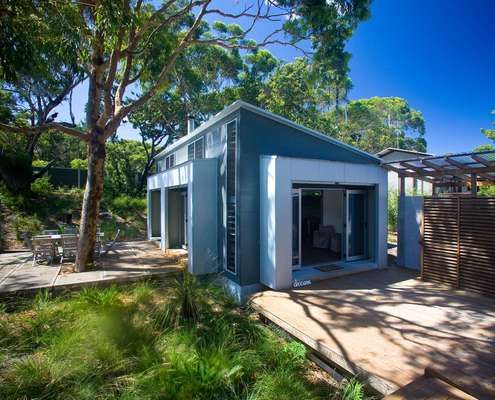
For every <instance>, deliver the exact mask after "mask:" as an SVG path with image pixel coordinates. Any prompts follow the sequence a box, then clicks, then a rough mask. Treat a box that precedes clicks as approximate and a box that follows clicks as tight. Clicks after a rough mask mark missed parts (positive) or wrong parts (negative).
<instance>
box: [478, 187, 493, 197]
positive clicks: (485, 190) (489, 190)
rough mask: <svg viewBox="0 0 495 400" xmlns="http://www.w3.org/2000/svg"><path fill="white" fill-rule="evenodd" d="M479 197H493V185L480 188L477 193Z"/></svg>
mask: <svg viewBox="0 0 495 400" xmlns="http://www.w3.org/2000/svg"><path fill="white" fill-rule="evenodd" d="M478 195H480V196H495V185H489V186H481V187H480V188H479V191H478Z"/></svg>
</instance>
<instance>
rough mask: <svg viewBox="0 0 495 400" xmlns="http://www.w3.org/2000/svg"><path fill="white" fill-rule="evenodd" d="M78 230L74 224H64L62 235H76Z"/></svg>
mask: <svg viewBox="0 0 495 400" xmlns="http://www.w3.org/2000/svg"><path fill="white" fill-rule="evenodd" d="M78 233H79V232H78V231H77V227H75V226H66V227H64V235H77V234H78Z"/></svg>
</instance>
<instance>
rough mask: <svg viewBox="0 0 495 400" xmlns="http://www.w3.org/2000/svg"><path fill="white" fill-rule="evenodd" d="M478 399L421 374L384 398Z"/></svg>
mask: <svg viewBox="0 0 495 400" xmlns="http://www.w3.org/2000/svg"><path fill="white" fill-rule="evenodd" d="M432 399H434V400H476V397H472V396H470V395H469V394H467V393H465V392H463V391H461V390H459V389H457V388H455V387H454V386H451V385H449V384H448V383H447V382H444V381H442V380H440V379H438V378H433V377H428V376H421V377H420V378H418V379H415V380H414V381H412V382H411V383H409V384H407V385H406V386H404V387H402V388H401V389H399V390H397V391H396V392H394V393H392V394H389V395H388V396H386V397H385V398H384V399H383V400H432Z"/></svg>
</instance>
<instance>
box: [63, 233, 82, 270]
mask: <svg viewBox="0 0 495 400" xmlns="http://www.w3.org/2000/svg"><path fill="white" fill-rule="evenodd" d="M77 240H78V237H77V235H62V237H61V242H62V248H61V249H60V264H62V263H63V262H64V260H66V259H74V260H75V259H76V253H77Z"/></svg>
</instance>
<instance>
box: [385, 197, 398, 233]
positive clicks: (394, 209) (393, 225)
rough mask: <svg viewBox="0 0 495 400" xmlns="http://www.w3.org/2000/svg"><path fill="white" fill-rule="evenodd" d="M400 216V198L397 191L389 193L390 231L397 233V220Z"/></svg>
mask: <svg viewBox="0 0 495 400" xmlns="http://www.w3.org/2000/svg"><path fill="white" fill-rule="evenodd" d="M398 214H399V196H398V194H397V191H396V190H389V191H388V208H387V217H388V230H389V231H391V232H397V218H398Z"/></svg>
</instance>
